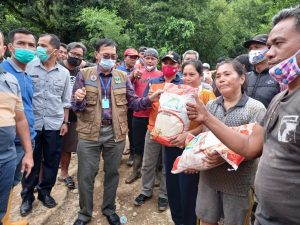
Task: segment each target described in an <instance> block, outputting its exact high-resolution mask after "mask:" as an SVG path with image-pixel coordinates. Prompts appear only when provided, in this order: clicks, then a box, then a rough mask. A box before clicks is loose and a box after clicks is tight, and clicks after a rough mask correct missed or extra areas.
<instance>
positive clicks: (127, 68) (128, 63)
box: [117, 48, 139, 166]
mask: <svg viewBox="0 0 300 225" xmlns="http://www.w3.org/2000/svg"><path fill="white" fill-rule="evenodd" d="M138 58H139V53H138V52H137V50H135V49H134V48H127V49H126V50H125V52H124V61H123V62H122V63H121V65H120V66H118V67H117V69H118V70H122V71H124V72H126V73H127V74H128V75H129V74H130V73H131V72H132V71H133V69H134V65H135V63H136V61H137V60H138ZM132 118H133V110H132V109H128V112H127V119H128V129H129V132H128V139H129V149H125V151H124V153H123V154H124V155H126V154H129V153H130V156H129V159H128V161H127V165H128V166H132V165H133V150H132V149H133V146H132V145H133V144H132V143H133V140H132V139H133V134H132Z"/></svg>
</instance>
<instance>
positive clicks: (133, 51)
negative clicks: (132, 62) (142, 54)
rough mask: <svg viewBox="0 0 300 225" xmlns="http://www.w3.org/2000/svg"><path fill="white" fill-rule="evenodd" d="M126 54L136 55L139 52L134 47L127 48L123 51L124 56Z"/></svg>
mask: <svg viewBox="0 0 300 225" xmlns="http://www.w3.org/2000/svg"><path fill="white" fill-rule="evenodd" d="M127 55H136V56H138V55H139V53H138V52H137V50H135V49H134V48H127V49H126V50H125V52H124V56H127Z"/></svg>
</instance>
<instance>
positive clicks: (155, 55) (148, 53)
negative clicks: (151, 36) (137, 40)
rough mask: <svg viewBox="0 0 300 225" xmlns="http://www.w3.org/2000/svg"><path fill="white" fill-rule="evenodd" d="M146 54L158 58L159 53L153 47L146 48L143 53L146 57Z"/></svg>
mask: <svg viewBox="0 0 300 225" xmlns="http://www.w3.org/2000/svg"><path fill="white" fill-rule="evenodd" d="M147 56H153V57H155V58H157V59H158V58H159V55H158V52H157V51H156V49H154V48H148V49H147V50H146V51H145V53H144V57H147Z"/></svg>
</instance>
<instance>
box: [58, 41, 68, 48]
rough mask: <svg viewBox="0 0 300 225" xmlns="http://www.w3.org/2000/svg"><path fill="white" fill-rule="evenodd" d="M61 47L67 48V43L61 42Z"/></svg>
mask: <svg viewBox="0 0 300 225" xmlns="http://www.w3.org/2000/svg"><path fill="white" fill-rule="evenodd" d="M59 47H63V48H65V49H67V45H66V44H65V43H61V42H60V46H59Z"/></svg>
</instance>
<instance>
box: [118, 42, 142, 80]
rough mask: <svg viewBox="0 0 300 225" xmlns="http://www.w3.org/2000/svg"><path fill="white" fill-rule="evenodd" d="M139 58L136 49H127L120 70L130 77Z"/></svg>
mask: <svg viewBox="0 0 300 225" xmlns="http://www.w3.org/2000/svg"><path fill="white" fill-rule="evenodd" d="M138 58H139V53H138V52H137V50H135V49H134V48H127V49H126V50H125V52H124V61H123V62H122V64H121V65H120V66H118V67H117V69H118V70H122V71H124V72H126V73H127V74H128V75H129V74H130V73H131V72H132V71H133V68H134V65H135V63H136V61H137V60H138Z"/></svg>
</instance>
